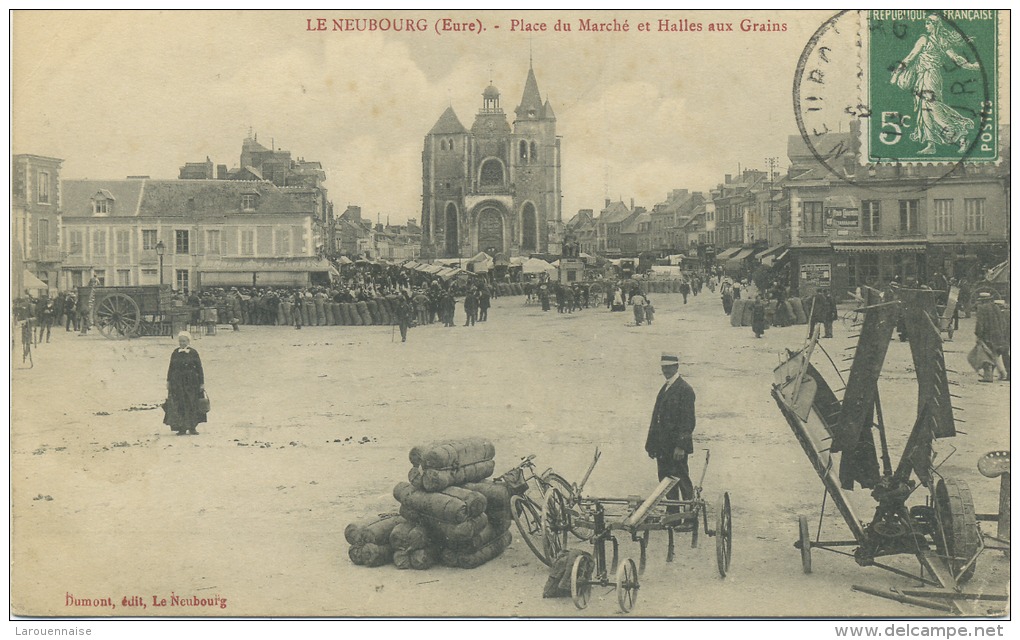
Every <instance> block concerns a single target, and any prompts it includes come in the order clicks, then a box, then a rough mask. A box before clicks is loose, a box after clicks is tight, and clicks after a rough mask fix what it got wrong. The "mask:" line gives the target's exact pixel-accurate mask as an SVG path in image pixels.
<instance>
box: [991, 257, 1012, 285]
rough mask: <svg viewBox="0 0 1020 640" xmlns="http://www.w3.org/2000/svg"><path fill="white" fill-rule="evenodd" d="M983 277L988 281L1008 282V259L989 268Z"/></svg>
mask: <svg viewBox="0 0 1020 640" xmlns="http://www.w3.org/2000/svg"><path fill="white" fill-rule="evenodd" d="M985 279H986V280H988V281H989V282H1009V260H1006V261H1005V262H1002V263H1000V264H997V265H995V266H994V267H992V268H991V269H989V270H988V275H987V276H985Z"/></svg>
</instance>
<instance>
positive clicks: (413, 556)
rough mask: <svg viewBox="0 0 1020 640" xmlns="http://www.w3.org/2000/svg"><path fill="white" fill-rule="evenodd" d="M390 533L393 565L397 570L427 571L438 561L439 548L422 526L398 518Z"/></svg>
mask: <svg viewBox="0 0 1020 640" xmlns="http://www.w3.org/2000/svg"><path fill="white" fill-rule="evenodd" d="M400 520H401V522H400V524H398V525H397V526H395V527H393V531H392V532H391V533H390V546H391V547H392V548H393V564H395V565H397V568H398V569H418V570H422V569H429V568H431V567H432V565H434V564H436V562H437V561H438V560H439V553H440V550H441V549H440V547H439V545H438V544H436V543H435V541H434V540H433V539H432V536H431V535H429V532H428V529H426V528H425V527H424V526H423V525H420V524H414V523H411V522H408V521H406V520H404V519H403V518H400Z"/></svg>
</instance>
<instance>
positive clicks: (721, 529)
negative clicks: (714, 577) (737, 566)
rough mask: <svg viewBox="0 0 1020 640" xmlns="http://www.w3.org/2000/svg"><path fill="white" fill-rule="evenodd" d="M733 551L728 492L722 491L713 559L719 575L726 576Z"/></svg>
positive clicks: (731, 519) (731, 520)
mask: <svg viewBox="0 0 1020 640" xmlns="http://www.w3.org/2000/svg"><path fill="white" fill-rule="evenodd" d="M732 552H733V516H732V514H731V513H730V494H729V492H726V493H723V495H722V500H720V501H719V516H718V518H717V520H716V527H715V560H716V563H717V564H718V565H719V575H720V576H721V577H723V578H725V577H726V572H727V571H729V570H730V555H731V553H732Z"/></svg>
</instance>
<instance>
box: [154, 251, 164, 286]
mask: <svg viewBox="0 0 1020 640" xmlns="http://www.w3.org/2000/svg"><path fill="white" fill-rule="evenodd" d="M164 253H166V245H165V244H163V241H162V240H160V241H159V242H157V243H156V255H157V256H159V286H160V287H162V286H163V254H164Z"/></svg>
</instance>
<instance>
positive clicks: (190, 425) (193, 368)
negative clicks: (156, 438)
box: [163, 331, 206, 436]
mask: <svg viewBox="0 0 1020 640" xmlns="http://www.w3.org/2000/svg"><path fill="white" fill-rule="evenodd" d="M177 343H178V344H179V345H180V347H179V348H177V349H174V352H173V353H172V354H170V368H169V370H168V371H167V374H166V391H167V400H166V408H165V413H164V416H163V424H166V425H170V429H172V430H173V431H175V432H176V433H177V435H179V436H183V435H184V434H186V433H189V432H190V433H191V434H192V435H198V431H197V429H196V427H197V426H198V424H199V423H200V422H205V420H206V414H205V411H203V410H202V406H201V400H202V394H203V392H204V391H205V374H204V373H203V371H202V359H201V358H199V357H198V352H197V351H195V350H194V349H193V348H192V347H191V334H190V333H188V332H187V331H182V332H180V333H179V334H177Z"/></svg>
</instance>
